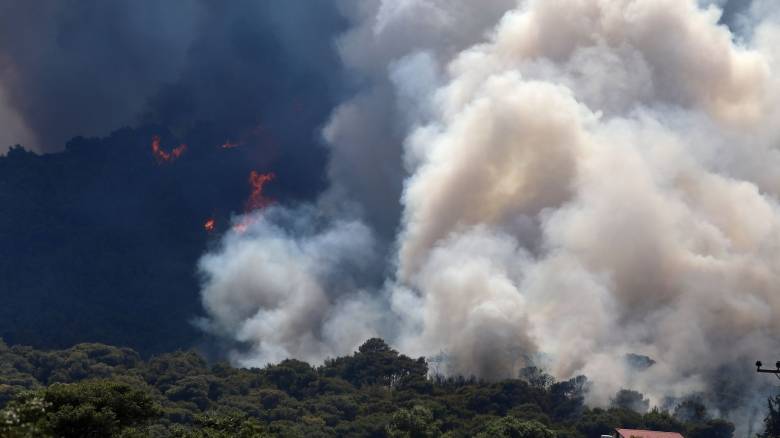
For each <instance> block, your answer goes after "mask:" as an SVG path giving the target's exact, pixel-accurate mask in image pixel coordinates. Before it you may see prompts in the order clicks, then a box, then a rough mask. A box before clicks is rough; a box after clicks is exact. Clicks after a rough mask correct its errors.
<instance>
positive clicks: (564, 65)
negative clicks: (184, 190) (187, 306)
mask: <svg viewBox="0 0 780 438" xmlns="http://www.w3.org/2000/svg"><path fill="white" fill-rule="evenodd" d="M341 5H342V8H343V10H344V13H345V14H346V16H347V17H348V20H349V21H350V23H351V30H349V31H348V32H347V33H346V34H344V35H343V36H342V37H341V38H340V39H338V41H337V42H338V46H339V48H340V53H341V57H342V60H343V62H344V64H345V65H346V66H347V67H348V68H349V69H350V71H351V73H352V74H354V75H356V76H358V77H359V78H360V80H361V81H362V83H363V84H364V86H363V88H362V90H361V91H360V92H359V93H358V94H357V95H355V96H354V97H353V98H352V99H349V100H347V101H346V102H345V103H343V104H342V105H340V106H339V107H338V108H336V109H335V111H334V112H333V115H332V118H331V120H330V123H329V124H328V126H327V127H326V128H325V130H324V135H325V137H326V139H327V140H328V142H329V146H330V152H331V159H330V167H329V177H330V183H331V188H330V190H329V191H328V192H326V194H325V195H324V196H323V197H322V198H321V199H320V201H319V202H318V203H317V204H316V205H314V206H312V207H310V208H311V209H312V211H319V212H323V213H322V214H324V215H325V217H324V218H322V217H318V216H317V215H316V214H313V213H312V211H309V212H305V213H304V212H300V211H297V210H290V211H288V212H287V213H285V214H283V215H282V216H285V215H294V216H295V217H296V221H298V226H294V227H290V226H288V225H285V223H286V221H287V220H288V219H284V218H278V217H277V215H279V214H281V213H279V211H283V209H279V210H274V211H273V212H268V213H265V214H262V213H261V214H260V215H259V217H258V219H257V220H258V222H257V224H258V225H257V229H256V232H254V233H246V234H243V235H238V234H236V233H231V234H229V235H228V236H226V237H225V239H224V241H223V247H222V248H221V249H220V250H219V251H217V252H215V253H212V254H209V255H207V256H206V257H205V258H204V259H203V263H202V271H203V273H204V274H205V277H204V281H205V286H204V289H203V301H204V303H205V305H206V308H207V309H208V311H209V315H210V321H209V322H208V324H209V326H210V327H212V330H213V331H214V332H215V333H219V334H221V335H223V336H225V337H227V338H230V339H233V340H235V341H238V342H242V343H246V344H248V345H249V348H248V349H243V350H240V351H241V353H240V354H241V357H242V360H243V361H244V362H249V363H254V364H262V363H268V362H271V361H274V360H277V359H279V358H280V357H282V356H285V355H293V356H297V357H302V358H306V359H309V360H312V359H323V358H325V357H328V356H332V355H336V354H344V353H346V352H349V351H350V350H351V349H353V348H354V347H355V346H356V345H357V343H358V342H359V341H360V340H361V339H363V338H366V337H367V336H370V335H372V334H373V333H378V334H380V335H382V336H385V337H387V338H389V339H391V340H393V341H394V343H395V344H396V345H398V346H399V347H400V348H402V349H404V351H407V352H409V353H413V354H420V355H432V354H436V353H438V352H441V353H443V354H444V356H445V357H446V363H445V372H448V373H459V374H476V375H479V376H482V377H486V378H502V377H511V376H516V375H517V372H518V371H519V370H520V368H522V367H523V366H526V365H528V364H530V363H537V364H542V365H543V366H545V367H546V368H548V369H549V370H551V371H552V372H553V373H554V374H555V375H556V376H558V377H561V378H567V377H570V376H572V375H576V374H585V375H587V376H588V377H589V378H590V379H592V380H593V381H594V382H595V385H593V390H592V391H591V393H590V395H589V396H590V399H591V400H590V401H591V402H592V403H596V404H607V403H608V402H609V398H610V397H611V396H613V395H614V394H615V393H616V392H617V390H619V389H620V388H633V389H636V390H638V391H641V392H642V393H644V394H646V395H648V396H649V397H650V399H651V402H652V403H653V404H655V405H662V404H663V402H664V400H667V399H669V398H677V397H683V396H686V395H688V394H693V393H698V392H705V391H710V394H713V397H714V398H716V399H718V400H717V401H716V400H711V402H712V404H713V406H714V407H716V408H719V409H720V410H721V412H723V413H726V414H727V413H730V412H732V409H733V408H734V407H735V406H737V405H742V406H746V405H747V404H748V402H750V400H752V399H753V397H754V395H755V394H756V393H757V391H758V389H759V388H761V384H760V382H759V381H758V380H754V379H753V374H752V373H751V372H752V369H751V364H752V362H753V361H754V360H755V359H756V358H757V356H761V355H765V354H769V353H770V352H774V351H777V349H778V347H780V342H779V341H778V339H777V338H776V333H777V332H778V329H780V322H778V321H780V318H778V316H780V298H778V297H780V294H778V292H780V291H779V290H778V284H780V268H778V267H780V206H779V205H778V196H780V173H778V171H777V169H778V168H780V154H779V153H778V150H777V144H778V140H780V130H778V128H777V126H778V125H777V123H776V120H777V117H778V109H779V108H780V107H779V105H778V104H780V94H778V92H779V91H780V86H779V85H780V84H778V82H777V79H775V77H776V74H773V73H775V70H776V69H777V68H778V64H777V63H778V61H780V52H778V50H777V47H780V45H779V44H778V43H780V26H778V24H780V21H779V20H778V16H777V14H773V13H771V9H769V8H768V6H767V3H764V2H755V3H754V4H753V5H752V6H750V8H749V9H748V8H747V7H746V6H745V7H742V8H739V11H740V12H739V15H740V16H741V17H742V18H740V20H741V21H740V23H742V26H743V28H742V29H743V30H744V32H741V33H740V35H739V36H737V35H736V34H735V33H734V32H733V31H732V30H731V29H730V28H729V27H728V26H726V25H725V24H724V20H723V15H722V12H723V10H722V9H721V7H719V6H718V5H717V4H714V3H713V2H706V4H700V3H699V2H697V1H695V0H524V1H518V2H514V1H499V0H495V1H488V2H472V1H467V0H463V1H455V2H453V1H437V0H407V1H402V2H399V1H380V0H375V1H370V2H364V1H360V2H357V1H355V2H352V1H344V2H342V3H341ZM726 6H727V8H728V7H729V6H728V5H726ZM729 10H731V11H737V8H732V9H729ZM744 26H747V27H744ZM296 211H297V212H296ZM301 227H302V228H301ZM312 229H315V230H318V231H311V230H312ZM394 230H397V232H395V233H394V232H393V231H394ZM372 236H373V237H372ZM386 236H388V237H386ZM366 263H369V264H370V263H376V264H377V266H370V265H366ZM367 309H368V310H367ZM334 327H338V328H339V330H335V329H334ZM334 332H338V333H341V334H342V335H338V336H337V335H334ZM356 332H359V334H360V335H364V336H355V335H354V333H356ZM345 333H351V334H353V335H352V336H346V335H344V334H345ZM237 351H239V350H237ZM237 354H239V353H237ZM627 355H643V356H646V357H648V358H650V359H651V360H652V361H654V363H653V365H652V366H649V367H647V368H646V369H642V370H637V368H636V367H633V366H631V365H630V364H629V363H627V361H626V360H625V357H627ZM724 373H728V374H727V375H728V377H729V379H728V380H729V381H730V382H731V384H730V385H728V387H727V388H725V389H724V388H723V386H722V381H723V376H724ZM732 415H738V413H733V414H732Z"/></svg>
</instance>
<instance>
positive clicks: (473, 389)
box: [0, 339, 778, 438]
mask: <svg viewBox="0 0 780 438" xmlns="http://www.w3.org/2000/svg"><path fill="white" fill-rule="evenodd" d="M520 376H521V378H518V379H508V380H503V381H498V382H485V381H480V380H478V379H475V378H473V377H470V378H466V377H447V378H445V377H442V376H433V377H430V376H429V375H428V366H427V363H426V361H425V359H423V358H418V359H414V358H410V357H407V356H404V355H402V354H399V353H398V352H397V351H394V350H393V349H391V348H390V347H389V346H388V345H387V344H386V343H385V342H384V341H382V340H381V339H371V340H369V341H367V342H366V343H365V344H363V345H362V346H361V347H360V348H359V350H358V351H357V352H355V353H354V354H352V355H350V356H345V357H339V358H334V359H332V360H328V361H326V363H325V364H323V365H322V366H319V367H313V366H311V365H310V364H308V363H305V362H301V361H297V360H285V361H283V362H281V363H278V364H274V365H269V366H267V367H265V368H262V369H258V368H254V369H238V368H233V367H231V366H229V365H227V364H225V363H215V364H212V365H209V364H208V363H207V362H206V361H205V360H204V359H203V358H202V357H201V356H199V355H198V354H196V353H195V352H191V351H178V352H173V353H166V354H163V355H160V356H157V357H153V358H151V359H149V360H148V361H145V360H142V359H141V358H140V356H139V355H138V354H137V353H135V352H134V351H132V350H129V349H122V348H116V347H111V346H107V345H100V344H81V345H77V346H75V347H73V348H71V349H68V350H61V351H48V352H47V351H40V350H35V349H32V348H29V347H20V346H12V347H9V346H7V345H6V344H4V343H2V342H0V396H2V397H4V398H3V399H2V400H0V408H1V409H0V437H2V438H6V437H7V438H27V437H54V436H56V437H74V436H79V437H93V436H94V437H103V436H118V437H125V438H129V437H133V438H134V437H148V436H153V437H160V438H166V437H170V438H223V437H239V438H242V437H307V438H309V437H330V436H344V437H377V438H385V437H408V438H428V437H466V436H469V437H470V436H479V437H518V438H564V437H565V438H591V437H595V438H598V437H600V436H601V435H602V434H610V433H611V432H612V431H613V430H614V429H615V428H616V427H628V428H647V429H653V430H661V431H679V432H683V433H684V434H685V436H690V437H694V438H695V437H716V438H719V437H731V436H732V435H733V430H734V428H733V425H731V424H730V423H728V422H725V421H722V420H716V419H712V418H710V417H709V416H708V415H707V412H706V409H705V408H704V406H703V405H701V404H700V403H699V402H698V401H696V400H687V401H685V402H683V403H682V404H681V405H680V406H679V407H678V409H677V410H675V414H676V415H672V414H671V413H669V412H667V411H661V410H658V409H653V410H651V411H649V412H647V413H644V414H643V413H640V412H636V411H634V410H632V406H635V404H636V403H634V402H635V401H637V400H641V401H644V400H645V398H644V396H642V395H641V394H639V393H635V392H626V391H621V392H620V393H618V394H616V396H615V399H614V400H616V402H614V403H613V406H612V407H610V408H608V409H602V408H589V407H587V406H586V405H585V396H586V394H587V391H588V390H589V388H590V383H589V382H588V380H587V379H586V378H585V377H584V376H577V377H574V378H572V379H569V380H564V381H556V380H555V379H553V378H552V377H551V376H549V375H547V374H546V373H544V372H543V371H542V370H540V369H537V368H528V369H525V370H523V371H522V372H521V373H520ZM620 400H628V401H629V402H630V403H624V402H622V401H620ZM618 401H620V402H618ZM642 406H643V405H641V404H640V407H642ZM777 406H778V405H777V400H775V401H774V402H772V403H771V404H770V407H771V408H772V409H773V410H774V411H773V412H775V413H776V410H777ZM768 425H769V423H768ZM768 427H769V426H768ZM767 430H768V431H769V430H773V429H767ZM768 433H771V432H768ZM765 436H767V437H769V436H776V435H765Z"/></svg>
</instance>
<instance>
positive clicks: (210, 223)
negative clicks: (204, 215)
mask: <svg viewBox="0 0 780 438" xmlns="http://www.w3.org/2000/svg"><path fill="white" fill-rule="evenodd" d="M216 228H217V221H216V220H215V219H214V218H209V219H208V220H207V221H206V222H205V223H204V224H203V229H204V230H206V231H207V232H209V233H211V232H213V231H214V230H215V229H216Z"/></svg>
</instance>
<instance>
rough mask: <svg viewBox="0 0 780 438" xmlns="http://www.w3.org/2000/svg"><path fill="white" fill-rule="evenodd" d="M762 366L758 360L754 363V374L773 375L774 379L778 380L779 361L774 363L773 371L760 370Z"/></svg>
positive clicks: (768, 369) (779, 377) (779, 373)
mask: <svg viewBox="0 0 780 438" xmlns="http://www.w3.org/2000/svg"><path fill="white" fill-rule="evenodd" d="M763 365H764V364H762V363H761V361H760V360H759V361H758V362H756V372H758V373H765V374H774V375H775V377H777V378H778V379H780V360H779V361H777V362H775V369H770V368H761V367H762V366H763Z"/></svg>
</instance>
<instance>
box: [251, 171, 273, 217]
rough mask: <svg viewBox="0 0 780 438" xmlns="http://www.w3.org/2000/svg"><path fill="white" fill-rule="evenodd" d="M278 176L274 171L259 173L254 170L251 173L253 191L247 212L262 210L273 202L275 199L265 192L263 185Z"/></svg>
mask: <svg viewBox="0 0 780 438" xmlns="http://www.w3.org/2000/svg"><path fill="white" fill-rule="evenodd" d="M274 178H276V174H274V173H258V172H257V171H254V170H253V171H252V172H251V173H250V174H249V184H250V186H251V187H252V193H251V195H249V199H248V200H247V201H246V206H245V210H246V211H247V212H250V211H254V210H260V209H262V208H265V207H268V205H269V204H271V203H272V202H273V199H271V198H269V197H267V196H265V194H263V187H265V185H266V184H267V183H269V182H271V181H273V180H274Z"/></svg>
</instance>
